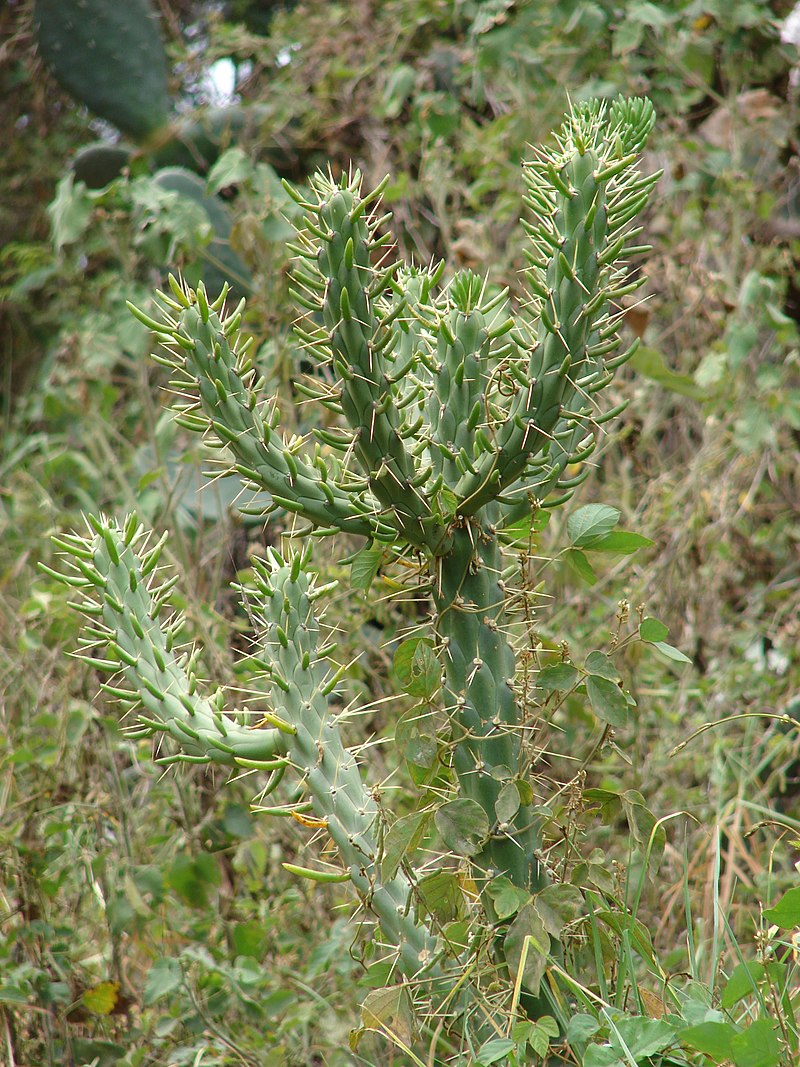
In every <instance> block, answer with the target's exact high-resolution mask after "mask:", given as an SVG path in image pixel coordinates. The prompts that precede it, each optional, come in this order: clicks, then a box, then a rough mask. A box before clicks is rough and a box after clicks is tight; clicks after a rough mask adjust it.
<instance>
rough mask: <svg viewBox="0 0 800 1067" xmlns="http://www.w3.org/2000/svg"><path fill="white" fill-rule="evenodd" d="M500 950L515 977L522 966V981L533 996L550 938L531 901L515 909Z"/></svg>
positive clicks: (542, 969) (536, 988) (536, 992)
mask: <svg viewBox="0 0 800 1067" xmlns="http://www.w3.org/2000/svg"><path fill="white" fill-rule="evenodd" d="M503 951H504V953H505V957H506V961H507V962H508V966H509V970H510V971H511V973H512V975H513V976H514V978H515V980H516V976H517V974H518V972H519V970H520V968H522V983H523V985H524V987H525V988H526V989H527V990H528V991H529V992H530V993H532V994H533V995H534V996H536V995H537V994H538V992H539V984H540V982H541V980H542V975H543V974H544V969H545V966H546V965H547V954H548V953H549V951H550V938H549V936H548V934H547V930H546V929H545V925H544V923H543V922H542V918H541V916H540V915H539V912H538V911H537V910H536V906H535V905H534V904H526V905H525V907H524V908H522V909H520V911H519V912H518V914H517V917H516V919H514V921H513V922H512V924H511V926H510V927H509V928H508V933H507V934H506V936H505V939H504V941H503Z"/></svg>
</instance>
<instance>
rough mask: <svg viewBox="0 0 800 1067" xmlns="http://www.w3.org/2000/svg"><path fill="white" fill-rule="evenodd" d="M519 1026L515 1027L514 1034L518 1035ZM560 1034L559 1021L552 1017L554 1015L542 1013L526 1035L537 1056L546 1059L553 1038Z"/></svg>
mask: <svg viewBox="0 0 800 1067" xmlns="http://www.w3.org/2000/svg"><path fill="white" fill-rule="evenodd" d="M516 1033H517V1028H516V1027H514V1030H513V1031H512V1034H513V1035H514V1037H516ZM558 1034H559V1030H558V1023H557V1022H556V1021H555V1019H554V1018H553V1017H552V1015H542V1016H541V1018H539V1019H537V1020H536V1022H535V1023H533V1025H532V1026H530V1028H529V1032H528V1033H527V1035H526V1040H527V1042H528V1046H529V1047H530V1049H531V1051H532V1052H534V1053H535V1054H536V1055H537V1056H541V1058H542V1059H544V1057H545V1055H546V1054H547V1049H548V1046H549V1045H550V1039H551V1038H557V1037H558Z"/></svg>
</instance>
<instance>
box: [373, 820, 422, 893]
mask: <svg viewBox="0 0 800 1067" xmlns="http://www.w3.org/2000/svg"><path fill="white" fill-rule="evenodd" d="M430 814H431V813H430V812H429V811H414V812H412V813H411V814H410V815H404V816H403V818H402V819H398V820H397V822H395V823H393V824H392V825H391V826H390V827H389V829H388V830H387V832H386V838H385V840H384V845H383V859H382V860H381V878H382V880H383V881H384V882H390V881H391V880H392V878H394V876H395V875H396V874H397V869H398V867H399V866H400V864H401V863H402V862H403V860H404V858H405V857H406V856H407V855H409V854H410V853H412V852H413V851H414V849H416V848H417V846H418V845H419V843H420V841H421V840H422V838H423V837H424V836H425V830H426V828H427V825H428V822H429V820H430Z"/></svg>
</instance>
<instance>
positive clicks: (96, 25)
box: [34, 0, 170, 141]
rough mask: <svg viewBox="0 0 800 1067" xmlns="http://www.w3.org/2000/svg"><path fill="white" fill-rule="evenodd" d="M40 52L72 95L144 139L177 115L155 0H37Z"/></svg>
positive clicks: (130, 133)
mask: <svg viewBox="0 0 800 1067" xmlns="http://www.w3.org/2000/svg"><path fill="white" fill-rule="evenodd" d="M34 25H35V27H36V33H37V39H38V44H39V51H40V52H41V54H42V58H43V59H44V60H45V62H46V63H47V64H48V66H49V67H50V68H51V69H52V71H53V73H54V74H55V76H56V78H58V80H59V82H60V83H61V85H63V87H64V88H65V89H66V90H67V92H69V93H71V94H72V96H74V97H75V98H76V99H77V100H80V101H81V103H83V104H85V105H86V106H87V107H88V108H89V110H90V111H93V112H94V113H95V115H98V116H99V117H100V118H102V119H106V120H107V121H108V122H111V123H113V124H114V125H115V126H116V127H117V128H118V129H119V130H121V131H122V132H123V133H124V134H126V135H127V136H128V137H132V138H134V140H138V141H142V140H145V139H146V138H147V137H149V136H151V135H152V134H153V133H155V132H156V131H157V130H159V129H161V127H162V126H164V125H165V123H166V122H167V119H168V117H169V112H170V96H169V90H168V87H167V62H166V56H165V53H164V45H163V43H162V41H161V35H160V33H159V26H158V15H157V14H156V11H155V9H154V7H153V5H152V4H151V3H150V2H149V0H123V2H121V0H36V5H35V8H34Z"/></svg>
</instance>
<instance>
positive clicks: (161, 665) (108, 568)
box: [44, 515, 286, 771]
mask: <svg viewBox="0 0 800 1067" xmlns="http://www.w3.org/2000/svg"><path fill="white" fill-rule="evenodd" d="M87 522H88V524H89V533H88V535H86V536H80V535H77V534H72V535H68V536H66V537H63V538H58V539H57V544H58V546H59V547H60V548H61V549H62V550H63V551H64V555H65V559H66V569H65V571H62V572H59V571H53V570H49V569H48V568H44V569H46V570H48V573H50V574H51V575H53V576H54V577H56V578H58V579H59V581H61V582H63V583H65V584H66V585H68V586H70V587H71V588H74V589H77V590H80V592H81V593H82V594H83V600H82V601H80V602H78V603H76V604H75V605H74V606H75V607H76V608H77V609H78V610H79V611H81V612H83V614H84V615H86V616H87V618H88V619H89V626H88V627H87V629H86V631H85V634H84V637H83V644H84V646H85V647H87V648H88V647H90V648H92V652H91V654H90V653H86V654H84V655H82V656H81V657H80V658H82V659H84V660H85V661H86V662H87V663H89V664H91V665H92V666H94V667H96V668H97V669H98V670H101V671H103V672H104V673H107V674H112V675H118V676H119V678H118V679H117V680H116V681H115V683H114V684H113V685H112V684H105V685H103V689H104V690H106V691H107V692H108V693H110V694H111V695H112V696H114V697H116V698H118V699H119V700H121V701H122V702H123V703H124V704H125V705H126V706H127V707H128V708H129V710H130V711H132V712H134V713H136V715H137V721H136V724H135V725H134V727H132V728H131V729H130V730H129V733H130V734H131V735H133V736H137V737H143V736H145V737H146V736H150V735H153V734H159V733H166V734H169V735H170V736H171V737H172V738H173V739H174V740H175V741H177V742H178V744H179V745H180V752H179V754H178V755H176V756H168V757H163V758H162V762H175V761H179V760H184V761H187V762H192V763H204V762H211V763H222V764H227V765H228V766H231V767H236V766H242V765H246V766H248V767H254V768H255V767H261V768H262V769H264V770H270V771H281V769H282V768H283V766H284V765H285V762H286V757H285V755H284V753H285V750H286V744H285V738H284V735H283V734H281V732H280V731H279V730H275V729H271V728H268V729H261V728H253V725H252V724H253V723H254V722H255V716H253V715H252V714H250V715H248V714H247V713H245V712H240V713H238V714H230V713H227V712H225V710H224V706H223V701H222V692H221V691H217V693H216V694H215V695H214V696H213V697H211V698H208V697H204V696H202V695H201V693H200V692H198V689H197V679H196V677H195V674H194V671H193V669H192V657H191V656H190V655H188V654H187V653H185V652H184V653H183V654H180V655H179V654H178V649H177V647H176V644H175V642H176V639H177V637H178V635H179V633H180V629H181V619H180V618H172V619H171V620H168V621H167V622H165V621H164V620H163V619H162V617H161V615H162V609H163V608H164V606H165V604H166V603H167V598H168V596H169V593H170V590H171V589H172V587H173V585H174V582H173V581H172V580H169V581H167V582H165V583H161V584H160V585H159V584H158V582H157V581H156V574H157V571H156V567H157V565H158V561H159V557H160V555H161V550H162V548H163V545H164V541H163V539H162V540H161V541H159V542H158V543H157V544H155V545H154V546H153V547H151V548H149V549H148V547H147V541H148V535H147V533H146V532H145V529H144V527H143V526H141V525H140V524H139V523H138V522H137V520H136V516H135V515H129V516H128V518H127V519H126V520H125V522H124V523H123V525H122V526H121V527H120V526H119V525H118V524H117V523H116V522H115V521H114V520H113V519H106V518H100V519H97V518H94V517H92V516H90V517H89V518H88V520H87ZM98 648H99V649H101V650H102V654H101V655H98V654H97V650H98Z"/></svg>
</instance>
